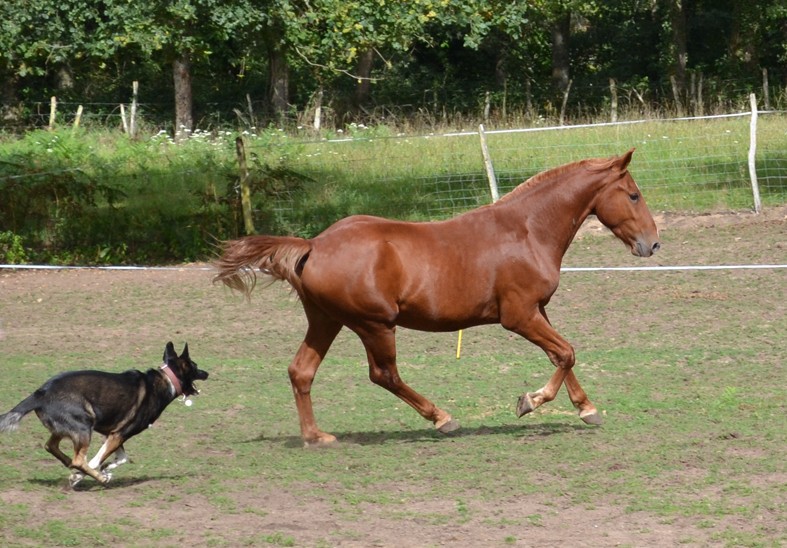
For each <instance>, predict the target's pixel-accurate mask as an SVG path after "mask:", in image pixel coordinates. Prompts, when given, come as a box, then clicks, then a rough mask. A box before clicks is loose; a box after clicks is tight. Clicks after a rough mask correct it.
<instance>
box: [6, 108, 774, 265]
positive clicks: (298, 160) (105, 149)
mask: <svg viewBox="0 0 787 548" xmlns="http://www.w3.org/2000/svg"><path fill="white" fill-rule="evenodd" d="M468 130H469V132H470V133H472V132H473V131H475V130H476V128H468ZM237 136H238V135H237V134H236V133H232V132H223V131H219V132H214V133H206V132H197V133H196V134H195V136H194V137H193V138H192V139H190V140H189V141H187V142H185V143H183V144H180V145H174V144H173V143H171V141H170V140H168V139H167V138H166V136H162V135H158V136H154V137H151V138H147V139H143V140H140V141H130V140H128V139H127V138H125V137H124V136H122V135H116V134H112V133H97V132H82V131H78V132H75V133H74V132H70V131H60V132H55V133H49V132H44V131H39V132H35V133H31V134H29V135H27V136H25V137H24V138H23V139H19V140H8V139H6V140H3V141H2V142H0V190H2V189H3V188H4V187H3V185H26V186H27V187H30V188H34V187H35V188H36V189H37V190H36V193H33V194H34V196H38V194H37V193H46V188H47V184H48V183H47V182H48V181H49V182H51V180H53V179H57V178H58V177H59V178H61V179H63V184H65V185H66V188H82V187H81V186H79V185H77V183H79V184H80V185H87V187H88V188H89V187H90V185H91V184H96V183H100V184H103V185H106V186H107V187H108V188H111V189H114V190H116V191H119V192H120V193H122V194H121V195H120V196H119V197H118V200H117V201H116V203H115V208H114V209H112V208H109V207H108V206H107V204H106V201H105V200H104V198H103V197H101V196H99V197H97V199H96V204H95V206H93V205H89V206H85V207H82V208H81V209H80V210H79V212H78V213H75V212H73V211H71V212H70V213H69V212H68V209H67V208H65V207H61V206H58V205H53V204H52V203H49V202H47V203H48V204H49V205H48V206H47V207H48V208H49V210H48V211H46V208H45V211H44V213H46V215H44V216H43V217H41V219H49V221H50V222H44V221H43V220H42V221H41V222H40V223H39V225H40V226H39V225H36V226H35V227H33V226H27V225H24V224H19V223H17V224H18V226H17V225H14V226H13V227H12V228H11V230H16V231H17V232H18V233H19V234H20V235H22V236H23V240H22V243H23V244H24V245H25V246H27V247H28V248H29V249H30V254H32V255H33V256H34V257H37V258H39V260H52V261H55V262H58V261H59V262H70V263H74V262H77V263H127V262H138V263H140V262H141V263H153V262H161V261H170V260H186V261H190V260H195V259H199V258H204V257H206V256H208V255H210V254H211V253H212V251H213V248H212V243H213V238H220V239H221V238H231V237H235V236H237V235H239V234H241V233H242V222H241V217H240V210H239V202H238V201H237V198H238V194H237V180H238V173H239V171H238V167H237V158H236V155H235V138H236V137H237ZM332 137H334V138H333V139H328V140H308V139H307V138H306V136H298V135H287V134H284V133H283V132H280V131H276V130H268V131H263V132H260V133H258V134H254V135H246V136H245V138H246V140H247V142H248V149H247V155H248V162H249V165H250V168H251V183H252V185H253V189H254V190H253V203H254V214H255V227H256V229H257V231H259V232H263V233H277V234H281V233H287V234H297V235H303V236H313V235H315V234H317V233H319V232H320V231H322V230H323V229H325V228H326V227H327V226H329V225H330V224H332V223H333V222H335V221H336V220H338V219H340V218H342V217H345V216H347V215H351V214H356V213H367V214H373V215H380V216H385V217H392V218H401V219H410V220H429V219H440V218H446V217H450V216H453V215H456V214H458V213H460V212H463V211H466V210H468V209H471V208H475V207H478V206H480V205H483V204H487V203H489V201H490V192H489V188H488V183H487V178H486V173H485V170H484V167H483V164H482V156H481V150H480V143H479V139H478V136H477V135H475V134H469V135H457V136H440V135H433V136H415V135H411V136H400V135H392V134H391V132H390V130H388V129H387V128H385V127H380V128H372V129H367V130H358V131H356V132H355V134H354V135H353V137H354V138H355V139H354V140H349V141H345V140H340V139H336V138H335V137H339V136H336V135H334V136H332ZM487 140H488V143H489V149H490V154H491V157H492V161H493V163H494V166H495V172H496V174H497V179H498V183H499V186H500V192H501V194H503V193H505V192H507V191H509V190H511V189H512V188H513V187H514V186H516V185H517V184H519V183H521V182H522V181H524V180H525V179H526V178H527V177H529V176H531V175H534V174H535V173H538V172H540V171H543V170H545V169H549V168H552V167H556V166H558V165H562V164H564V163H567V162H570V161H574V160H579V159H582V158H588V157H606V156H610V155H615V154H620V153H622V152H625V151H626V150H628V149H630V148H632V147H635V148H636V149H637V152H636V154H635V156H634V160H633V163H632V164H631V172H632V174H633V175H634V177H635V179H636V180H637V181H638V183H639V184H640V186H641V187H642V189H643V193H644V195H645V197H646V199H647V201H648V203H649V205H650V207H651V209H652V210H654V211H662V210H663V211H692V212H709V211H718V210H730V209H734V210H739V209H751V208H752V207H753V204H754V202H753V197H752V191H751V185H750V180H749V173H748V165H747V155H748V143H749V122H748V118H746V117H740V118H731V119H721V120H710V121H708V120H702V121H681V122H671V121H658V120H654V121H649V122H646V123H642V124H632V125H623V126H601V127H593V128H564V129H560V130H553V131H538V132H525V133H497V134H495V133H490V134H489V135H488V139H487ZM786 149H787V118H785V117H784V116H783V115H780V114H773V115H767V116H761V117H760V121H759V126H758V152H757V156H756V164H757V171H758V177H759V185H760V193H761V198H762V202H763V204H765V205H778V204H783V203H785V201H787V158H786V157H785V156H784V150H786ZM69 185H70V186H69ZM9 188H10V187H9ZM50 190H51V189H50ZM62 192H65V191H64V190H62V189H60V190H58V193H59V199H60V200H62ZM14 196H16V194H14ZM21 196H22V197H23V198H25V199H24V200H23V199H22V198H19V199H18V200H16V199H15V202H14V203H16V201H19V202H25V203H26V198H27V197H28V196H29V193H22V194H21ZM15 207H17V208H22V206H21V205H18V206H15ZM16 213H17V214H16V215H15V216H12V215H11V214H10V213H9V214H7V215H6V216H7V217H8V218H9V219H11V218H12V217H13V218H18V219H25V218H27V219H28V221H27V223H30V222H32V221H30V220H29V219H33V218H35V219H38V218H39V217H32V216H31V214H30V212H29V211H21V209H20V211H17V212H16ZM69 215H71V216H74V217H73V218H71V217H70V216H69ZM54 219H57V222H55V221H54ZM0 229H2V225H0ZM7 230H8V229H7ZM1 234H5V238H6V239H9V238H11V237H12V236H13V234H10V235H9V233H5V232H3V233H0V235H1ZM9 241H11V240H9ZM0 252H3V251H2V248H0ZM8 253H10V252H8ZM17 255H19V252H18V251H15V252H14V256H17Z"/></svg>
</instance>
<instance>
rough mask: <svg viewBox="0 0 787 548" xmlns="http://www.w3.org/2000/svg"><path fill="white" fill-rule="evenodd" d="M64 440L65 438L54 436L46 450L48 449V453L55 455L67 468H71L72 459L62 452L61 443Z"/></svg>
mask: <svg viewBox="0 0 787 548" xmlns="http://www.w3.org/2000/svg"><path fill="white" fill-rule="evenodd" d="M62 440H63V436H60V435H58V434H52V435H51V436H50V437H49V439H48V440H47V442H46V444H45V445H44V449H46V450H47V452H48V453H49V454H51V455H53V456H54V457H55V458H56V459H57V460H59V461H60V462H62V463H63V464H64V465H65V467H66V468H71V459H70V458H68V457H67V456H66V454H65V453H63V452H62V451H61V450H60V442H61V441H62Z"/></svg>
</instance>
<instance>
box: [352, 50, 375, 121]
mask: <svg viewBox="0 0 787 548" xmlns="http://www.w3.org/2000/svg"><path fill="white" fill-rule="evenodd" d="M373 66H374V50H371V49H367V50H365V51H364V52H362V53H361V55H360V56H359V57H358V64H357V66H356V67H355V70H356V74H357V76H359V78H360V79H359V80H358V81H357V85H356V86H355V93H354V94H353V109H354V110H355V111H356V112H357V111H359V110H360V109H361V107H363V105H365V104H366V103H368V102H369V97H371V94H372V81H371V80H370V78H371V76H372V67H373Z"/></svg>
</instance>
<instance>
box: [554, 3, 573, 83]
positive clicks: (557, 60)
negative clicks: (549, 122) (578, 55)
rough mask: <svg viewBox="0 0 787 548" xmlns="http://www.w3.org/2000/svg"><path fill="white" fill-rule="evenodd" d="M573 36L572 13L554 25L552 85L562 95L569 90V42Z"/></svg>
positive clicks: (560, 18) (560, 17) (558, 19)
mask: <svg viewBox="0 0 787 548" xmlns="http://www.w3.org/2000/svg"><path fill="white" fill-rule="evenodd" d="M570 36H571V13H565V14H562V15H559V16H558V18H557V19H556V20H555V21H554V23H553V25H552V84H553V85H554V86H555V89H556V90H557V91H558V92H559V93H560V94H561V95H562V94H563V93H565V91H566V88H568V82H569V80H570V79H571V78H570V76H571V74H570V65H569V62H570V57H569V49H568V42H569V38H570Z"/></svg>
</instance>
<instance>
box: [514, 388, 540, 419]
mask: <svg viewBox="0 0 787 548" xmlns="http://www.w3.org/2000/svg"><path fill="white" fill-rule="evenodd" d="M535 408H536V406H535V404H534V403H533V398H531V397H530V394H522V395H521V396H519V401H517V402H516V416H517V418H519V417H521V416H522V415H527V414H528V413H530V412H531V411H533V409H535Z"/></svg>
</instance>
